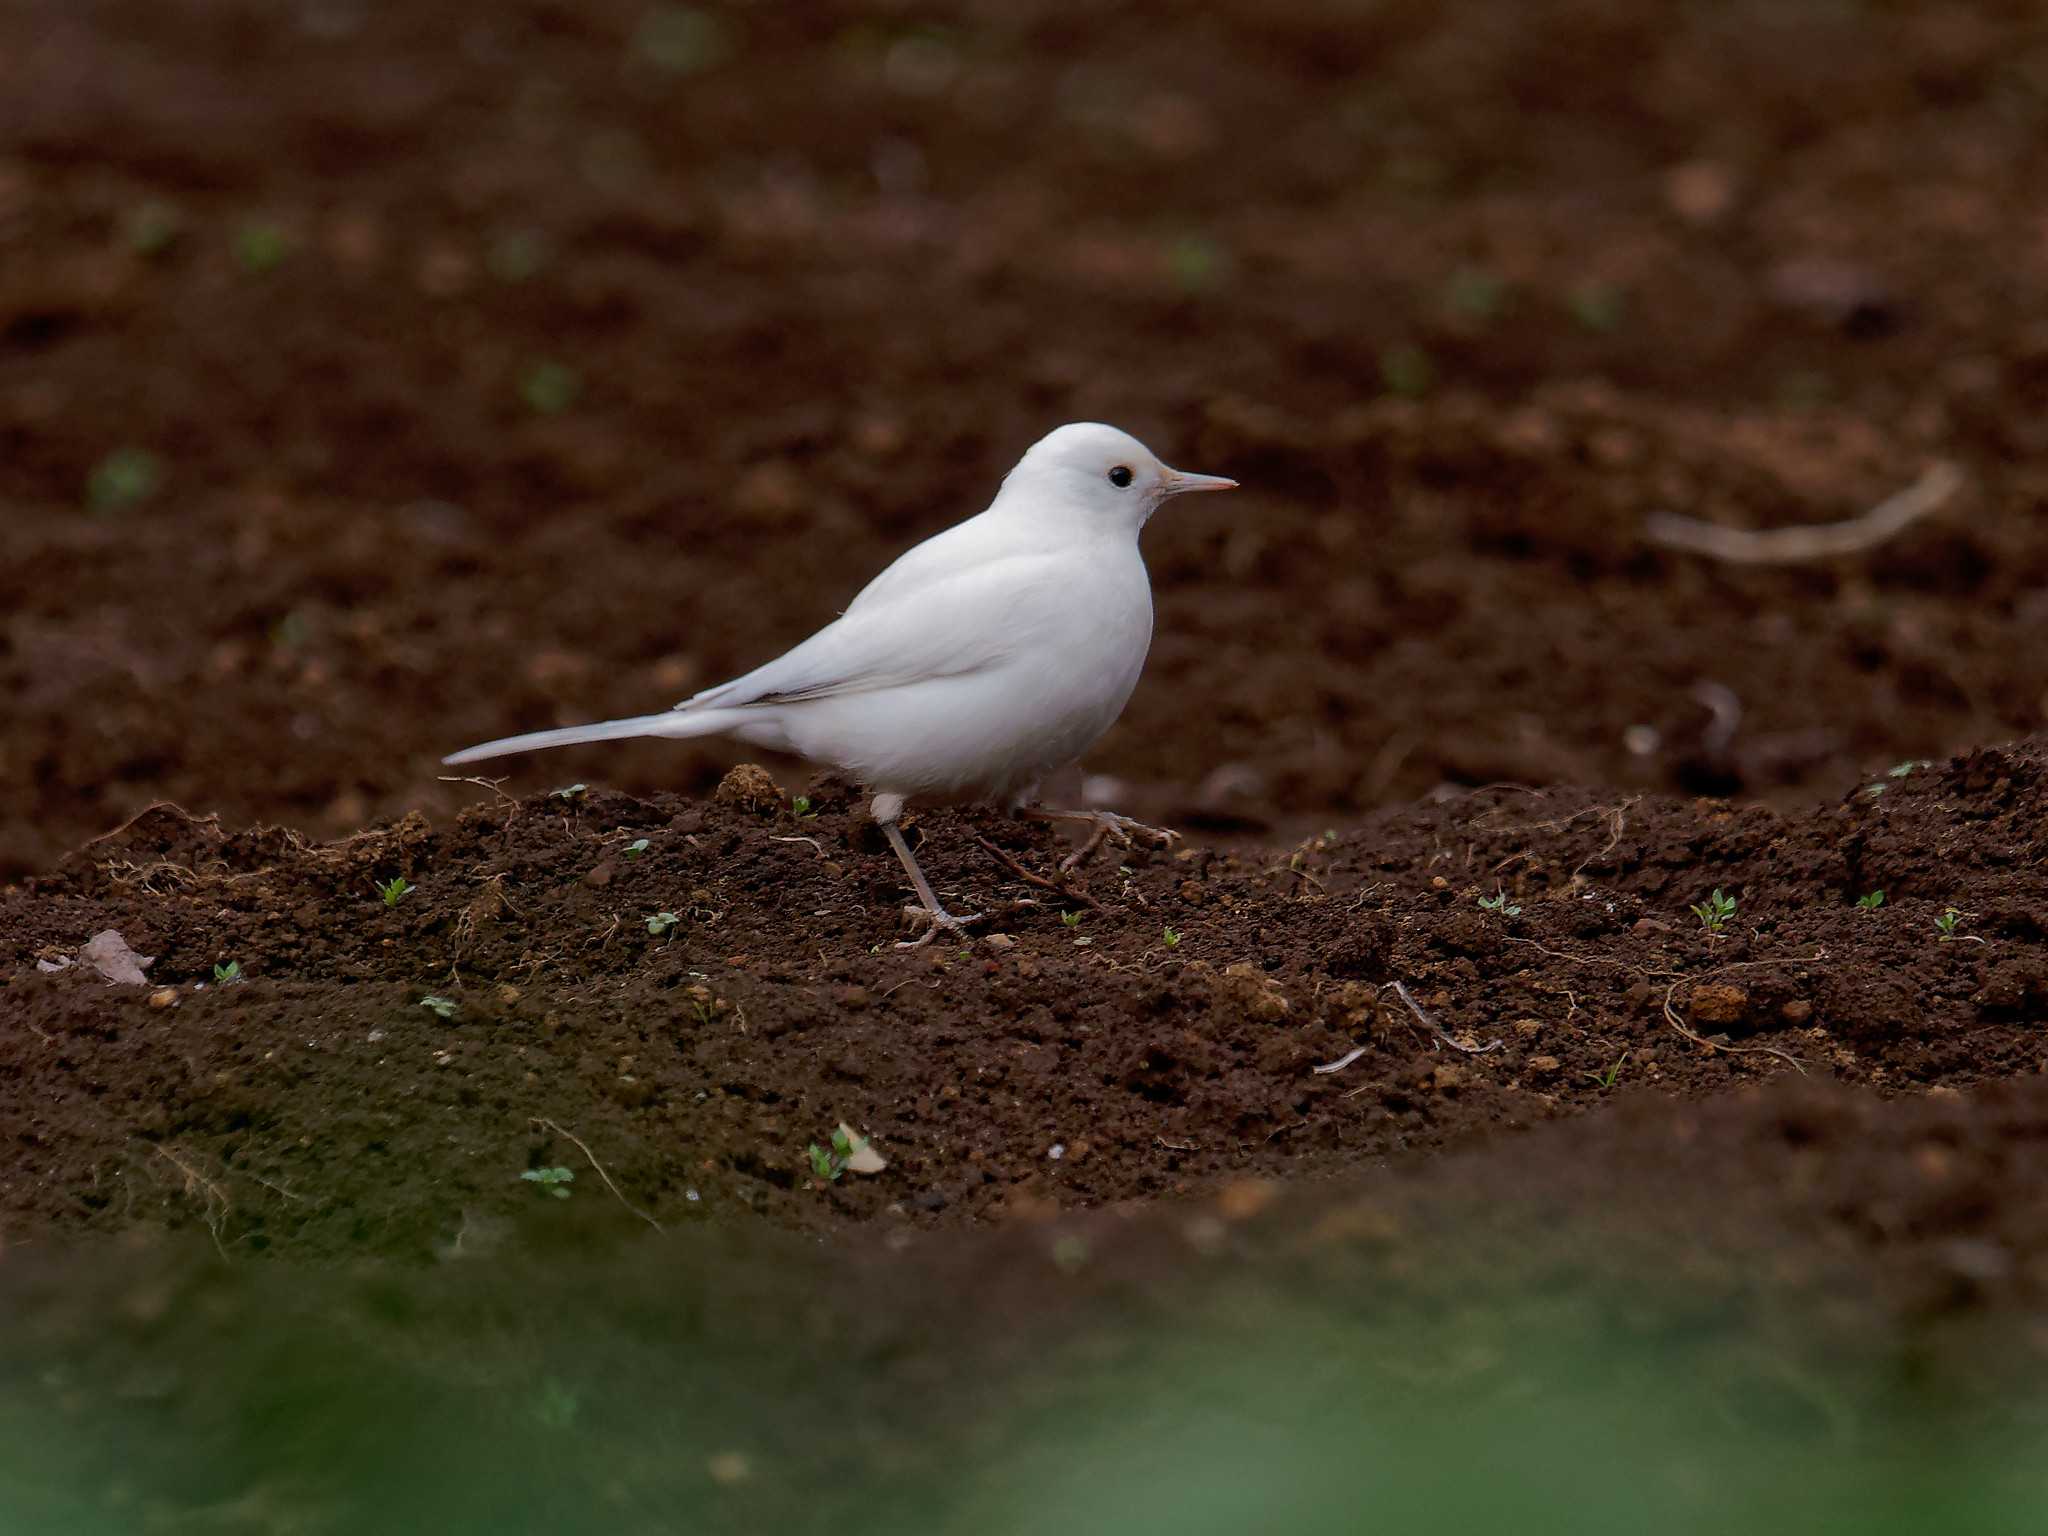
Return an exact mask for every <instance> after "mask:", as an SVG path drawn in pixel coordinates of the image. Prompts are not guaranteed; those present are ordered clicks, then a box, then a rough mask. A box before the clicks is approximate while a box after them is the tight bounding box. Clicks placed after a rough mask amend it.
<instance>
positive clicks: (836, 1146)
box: [804, 1130, 853, 1184]
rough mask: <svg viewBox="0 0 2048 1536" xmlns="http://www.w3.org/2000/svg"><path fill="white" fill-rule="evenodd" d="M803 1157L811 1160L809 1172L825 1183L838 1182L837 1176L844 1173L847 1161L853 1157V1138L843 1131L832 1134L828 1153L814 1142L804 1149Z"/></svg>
mask: <svg viewBox="0 0 2048 1536" xmlns="http://www.w3.org/2000/svg"><path fill="white" fill-rule="evenodd" d="M804 1156H806V1157H808V1158H809V1159H810V1160H811V1172H812V1173H814V1174H816V1175H817V1176H818V1177H819V1178H821V1179H823V1180H825V1181H826V1182H827V1183H830V1184H836V1183H838V1182H839V1175H841V1174H842V1173H844V1172H846V1164H847V1161H848V1160H849V1159H850V1158H851V1157H852V1156H853V1138H852V1137H851V1136H849V1135H847V1134H846V1132H845V1131H844V1130H837V1131H834V1132H833V1133H832V1149H831V1150H830V1151H829V1152H828V1151H826V1150H825V1148H823V1147H821V1146H819V1145H818V1144H817V1143H816V1142H815V1141H814V1142H812V1143H811V1144H810V1145H809V1146H808V1147H806V1148H804Z"/></svg>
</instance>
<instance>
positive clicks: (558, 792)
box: [548, 784, 590, 803]
mask: <svg viewBox="0 0 2048 1536" xmlns="http://www.w3.org/2000/svg"><path fill="white" fill-rule="evenodd" d="M588 793H590V786H589V785H588V784H564V785H563V786H562V787H561V788H560V789H551V790H549V791H548V798H549V799H550V800H567V801H570V802H572V803H573V802H575V801H577V800H581V799H582V798H583V797H584V796H585V795H587V794H588Z"/></svg>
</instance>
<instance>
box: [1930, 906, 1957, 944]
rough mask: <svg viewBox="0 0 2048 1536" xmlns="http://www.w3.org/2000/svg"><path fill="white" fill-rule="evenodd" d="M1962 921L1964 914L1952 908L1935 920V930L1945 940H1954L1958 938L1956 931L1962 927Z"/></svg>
mask: <svg viewBox="0 0 2048 1536" xmlns="http://www.w3.org/2000/svg"><path fill="white" fill-rule="evenodd" d="M1962 921H1963V914H1962V913H1960V912H1958V911H1957V910H1956V909H1955V908H1954V907H1950V908H1948V909H1947V910H1946V911H1944V912H1943V913H1942V914H1941V916H1939V917H1937V918H1936V919H1935V920H1934V930H1935V932H1937V933H1939V934H1940V935H1941V936H1942V938H1943V939H1944V940H1946V939H1952V938H1954V937H1955V936H1956V929H1957V928H1958V927H1960V926H1961V924H1962Z"/></svg>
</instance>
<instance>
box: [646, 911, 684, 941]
mask: <svg viewBox="0 0 2048 1536" xmlns="http://www.w3.org/2000/svg"><path fill="white" fill-rule="evenodd" d="M681 921H682V919H681V918H680V917H677V916H676V915H675V913H673V912H656V913H654V914H653V915H652V916H650V917H649V918H648V919H647V931H648V932H649V933H651V934H653V935H654V936H655V937H656V938H657V939H658V938H660V937H661V936H662V935H663V934H665V933H667V932H668V931H669V929H671V928H673V927H675V925H676V924H677V923H680V922H681Z"/></svg>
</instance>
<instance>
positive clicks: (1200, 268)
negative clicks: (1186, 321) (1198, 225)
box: [1166, 235, 1231, 294]
mask: <svg viewBox="0 0 2048 1536" xmlns="http://www.w3.org/2000/svg"><path fill="white" fill-rule="evenodd" d="M1230 268H1231V260H1230V253H1229V252H1228V251H1226V250H1224V248H1223V247H1222V246H1221V245H1219V244H1217V243H1216V242H1215V241H1214V240H1212V239H1210V238H1209V237H1208V236H1207V235H1182V236H1181V237H1180V238H1179V239H1177V240H1172V241H1169V242H1168V244H1167V247H1166V270H1167V273H1168V275H1169V276H1170V277H1171V278H1172V279H1173V285H1174V287H1176V288H1178V289H1179V290H1180V291H1181V292H1182V293H1190V294H1192V293H1207V292H1209V291H1210V290H1211V289H1214V288H1217V287H1220V286H1221V285H1222V284H1223V283H1224V281H1225V280H1226V279H1228V278H1229V276H1230Z"/></svg>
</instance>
